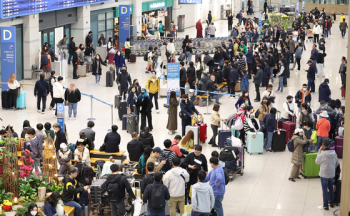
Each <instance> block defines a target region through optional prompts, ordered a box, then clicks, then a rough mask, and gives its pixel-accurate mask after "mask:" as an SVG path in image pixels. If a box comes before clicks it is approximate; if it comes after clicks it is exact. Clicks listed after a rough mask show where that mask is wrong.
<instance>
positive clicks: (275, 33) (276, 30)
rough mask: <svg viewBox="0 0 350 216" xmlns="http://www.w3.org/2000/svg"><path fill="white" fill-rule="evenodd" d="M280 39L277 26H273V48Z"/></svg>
mask: <svg viewBox="0 0 350 216" xmlns="http://www.w3.org/2000/svg"><path fill="white" fill-rule="evenodd" d="M279 39H280V31H278V28H277V26H275V29H274V30H273V48H275V47H277V45H278V44H275V43H278V40H279Z"/></svg>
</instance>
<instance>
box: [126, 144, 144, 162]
mask: <svg viewBox="0 0 350 216" xmlns="http://www.w3.org/2000/svg"><path fill="white" fill-rule="evenodd" d="M127 149H128V152H129V159H130V160H131V161H139V159H140V157H141V155H142V154H143V151H144V148H143V143H142V142H141V141H140V140H137V139H133V140H131V141H130V142H129V143H128V145H127Z"/></svg>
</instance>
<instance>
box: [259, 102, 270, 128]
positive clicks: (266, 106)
mask: <svg viewBox="0 0 350 216" xmlns="http://www.w3.org/2000/svg"><path fill="white" fill-rule="evenodd" d="M271 107H272V106H271V101H270V100H269V99H268V98H267V97H264V98H263V99H262V101H261V103H260V107H259V117H258V119H259V123H260V130H261V127H262V126H263V125H264V118H265V116H266V115H267V114H268V113H270V109H271Z"/></svg>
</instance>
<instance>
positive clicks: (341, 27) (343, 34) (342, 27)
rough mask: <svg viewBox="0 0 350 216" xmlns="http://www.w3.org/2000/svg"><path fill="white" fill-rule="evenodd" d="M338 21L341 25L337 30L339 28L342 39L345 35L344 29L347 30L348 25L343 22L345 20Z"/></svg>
mask: <svg viewBox="0 0 350 216" xmlns="http://www.w3.org/2000/svg"><path fill="white" fill-rule="evenodd" d="M340 20H341V23H340V24H339V28H340V31H341V36H342V38H343V39H344V37H345V33H346V29H347V28H349V27H348V24H347V23H346V22H345V18H343V19H340Z"/></svg>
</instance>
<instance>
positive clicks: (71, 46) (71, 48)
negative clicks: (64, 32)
mask: <svg viewBox="0 0 350 216" xmlns="http://www.w3.org/2000/svg"><path fill="white" fill-rule="evenodd" d="M75 48H76V46H75V38H74V37H71V38H70V42H69V44H68V53H69V57H68V64H70V61H71V59H72V57H73V54H74V53H75Z"/></svg>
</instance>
